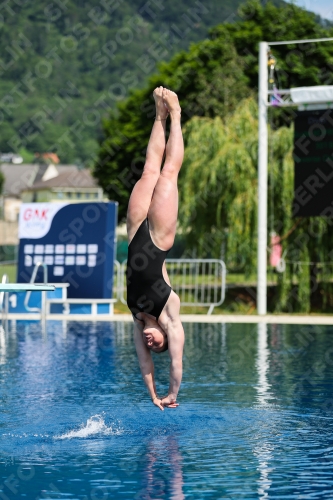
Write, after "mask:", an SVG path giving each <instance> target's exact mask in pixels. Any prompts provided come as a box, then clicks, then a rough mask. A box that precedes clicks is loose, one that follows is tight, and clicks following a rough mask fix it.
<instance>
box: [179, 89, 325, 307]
mask: <svg viewBox="0 0 333 500" xmlns="http://www.w3.org/2000/svg"><path fill="white" fill-rule="evenodd" d="M184 137H185V144H186V150H185V151H186V154H185V158H184V164H183V167H182V176H181V181H180V190H179V193H180V204H179V208H180V210H179V221H180V227H181V229H182V231H183V236H184V238H185V240H186V247H187V248H188V253H189V254H190V255H192V254H193V253H194V254H197V255H200V257H213V258H220V257H221V249H222V251H223V258H224V260H225V261H226V265H227V268H228V270H229V271H230V270H231V271H232V270H234V271H238V272H243V273H245V274H251V273H255V271H256V266H257V162H258V118H257V104H256V102H255V101H254V100H253V98H249V99H247V100H244V101H242V102H241V103H239V106H238V107H237V108H236V110H235V112H234V113H233V114H232V115H231V116H230V117H229V118H228V120H225V121H223V120H221V118H219V117H215V118H202V117H193V118H192V119H191V120H189V122H188V123H187V124H186V126H185V129H184ZM269 144H270V154H269V203H268V220H269V227H268V231H269V232H271V231H274V232H276V233H278V234H279V235H280V237H281V238H282V247H283V252H284V256H285V259H286V263H287V265H286V271H285V272H284V273H281V274H279V275H278V291H277V296H276V297H275V302H274V304H271V308H274V309H275V310H276V311H287V312H295V311H301V312H309V311H310V309H311V294H312V292H316V291H317V290H318V289H319V290H320V289H321V290H322V295H323V307H326V306H330V307H332V306H333V300H332V299H333V296H332V293H331V290H330V284H329V280H330V278H331V276H332V266H331V265H327V264H321V263H327V262H331V261H332V248H333V232H332V219H330V218H316V217H308V218H293V216H292V205H293V197H294V161H293V156H292V152H293V127H280V128H278V129H277V130H274V129H272V128H270V127H269ZM311 262H312V263H317V264H310V263H311Z"/></svg>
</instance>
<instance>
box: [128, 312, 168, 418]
mask: <svg viewBox="0 0 333 500" xmlns="http://www.w3.org/2000/svg"><path fill="white" fill-rule="evenodd" d="M134 344H135V349H136V353H137V355H138V359H139V365H140V370H141V375H142V378H143V380H144V383H145V384H146V386H147V389H148V392H149V395H150V397H151V399H152V401H153V403H154V404H155V405H156V406H158V407H159V408H160V409H161V410H163V407H162V405H161V402H160V399H159V398H158V397H157V394H156V386H155V379H154V363H153V359H152V357H151V353H150V350H149V349H148V348H147V346H146V345H145V344H144V342H143V339H142V325H141V324H139V323H138V322H137V321H134Z"/></svg>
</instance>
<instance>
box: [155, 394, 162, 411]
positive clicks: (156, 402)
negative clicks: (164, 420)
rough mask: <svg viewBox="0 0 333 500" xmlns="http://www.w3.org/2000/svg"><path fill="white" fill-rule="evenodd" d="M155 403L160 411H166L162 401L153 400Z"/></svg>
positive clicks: (158, 399)
mask: <svg viewBox="0 0 333 500" xmlns="http://www.w3.org/2000/svg"><path fill="white" fill-rule="evenodd" d="M153 403H154V405H155V406H158V407H159V409H160V410H162V411H164V407H163V405H162V400H161V399H160V398H158V397H156V398H154V399H153Z"/></svg>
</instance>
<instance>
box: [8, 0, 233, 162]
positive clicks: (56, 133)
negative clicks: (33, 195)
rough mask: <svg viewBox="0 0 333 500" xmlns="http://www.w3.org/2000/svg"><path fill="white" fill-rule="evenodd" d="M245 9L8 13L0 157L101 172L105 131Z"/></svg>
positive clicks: (98, 5)
mask: <svg viewBox="0 0 333 500" xmlns="http://www.w3.org/2000/svg"><path fill="white" fill-rule="evenodd" d="M240 3H241V0H223V1H222V0H220V1H216V0H201V1H195V0H168V1H161V0H148V1H147V0H131V1H129V0H127V1H125V0H90V1H89V2H85V1H83V2H78V1H74V0H53V1H52V0H36V1H34V2H28V1H26V0H23V1H22V0H20V1H15V2H4V3H2V5H1V10H0V23H1V32H2V36H1V41H0V44H1V50H0V73H1V80H0V89H1V96H0V103H1V113H0V117H1V120H0V126H1V129H0V132H1V133H0V151H2V152H7V151H13V152H21V153H23V155H24V158H25V160H31V159H32V158H31V157H30V158H29V154H28V153H29V152H30V153H34V152H37V151H38V152H45V151H51V150H52V151H57V152H58V154H59V156H60V159H61V161H62V162H63V163H66V162H77V163H81V164H86V165H89V164H92V163H93V159H92V157H93V155H94V153H95V152H96V148H97V141H96V139H97V136H98V134H99V130H100V123H101V119H102V117H103V116H106V115H107V114H108V110H109V109H110V108H113V107H114V105H115V103H116V102H117V101H119V100H121V99H123V98H124V97H125V96H126V95H127V93H128V90H129V89H130V88H137V87H140V86H142V85H143V84H144V82H145V81H146V79H147V77H148V76H149V75H151V74H152V73H154V72H156V65H157V63H158V62H159V61H161V60H162V61H167V60H169V59H170V58H171V56H172V55H174V54H175V53H176V52H179V51H180V50H182V49H186V48H187V47H188V46H189V44H190V43H191V42H195V41H198V40H201V39H203V38H205V36H206V34H207V31H208V29H209V28H211V27H212V26H214V25H216V24H218V23H221V22H224V21H226V20H228V21H233V20H234V19H235V18H236V15H237V12H236V10H237V7H238V6H239V4H240Z"/></svg>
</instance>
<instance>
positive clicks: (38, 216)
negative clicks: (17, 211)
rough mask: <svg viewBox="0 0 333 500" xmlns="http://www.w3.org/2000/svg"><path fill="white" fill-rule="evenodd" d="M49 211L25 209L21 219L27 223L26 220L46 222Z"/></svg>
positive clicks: (46, 209)
mask: <svg viewBox="0 0 333 500" xmlns="http://www.w3.org/2000/svg"><path fill="white" fill-rule="evenodd" d="M48 211H49V209H48V208H43V209H38V208H36V209H32V208H27V209H26V210H25V211H24V212H23V219H24V220H26V221H28V220H38V221H42V220H47V217H46V214H47V212H48Z"/></svg>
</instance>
